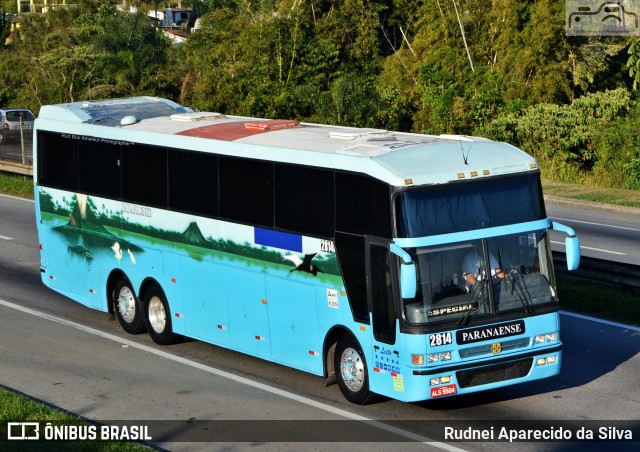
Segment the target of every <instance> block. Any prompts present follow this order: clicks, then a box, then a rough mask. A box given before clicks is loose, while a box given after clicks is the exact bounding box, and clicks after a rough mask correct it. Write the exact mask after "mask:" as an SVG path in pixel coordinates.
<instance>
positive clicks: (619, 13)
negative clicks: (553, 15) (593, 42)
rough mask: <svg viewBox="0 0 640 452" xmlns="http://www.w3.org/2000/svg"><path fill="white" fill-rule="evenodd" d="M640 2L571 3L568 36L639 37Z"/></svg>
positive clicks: (583, 0) (586, 0)
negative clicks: (639, 14)
mask: <svg viewBox="0 0 640 452" xmlns="http://www.w3.org/2000/svg"><path fill="white" fill-rule="evenodd" d="M638 12H640V0H609V1H602V0H567V1H566V10H565V18H566V20H565V27H566V32H567V35H568V36H637V35H640V28H639V26H638Z"/></svg>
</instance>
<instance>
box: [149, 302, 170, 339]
mask: <svg viewBox="0 0 640 452" xmlns="http://www.w3.org/2000/svg"><path fill="white" fill-rule="evenodd" d="M149 323H150V324H151V328H153V330H154V331H155V332H156V333H162V332H163V331H164V327H165V325H166V323H167V313H166V311H165V310H164V304H162V300H161V299H160V298H159V297H157V296H153V297H151V300H149Z"/></svg>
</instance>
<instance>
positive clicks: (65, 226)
mask: <svg viewBox="0 0 640 452" xmlns="http://www.w3.org/2000/svg"><path fill="white" fill-rule="evenodd" d="M39 202H40V210H41V212H42V218H43V220H45V221H46V222H47V223H48V224H52V225H53V230H55V231H56V232H57V233H59V234H60V236H61V237H62V238H63V239H64V240H65V242H66V245H67V252H68V254H69V255H70V256H74V257H77V258H82V259H86V260H87V261H88V262H90V261H91V260H92V259H94V257H95V255H96V253H99V252H108V253H109V254H110V255H111V256H114V257H115V259H116V260H117V261H118V263H119V264H120V263H122V261H123V259H126V258H127V256H128V259H127V261H128V262H130V263H131V264H132V265H135V264H136V263H137V260H136V255H137V254H139V253H143V252H144V249H143V246H144V245H145V244H146V245H152V246H154V245H155V246H163V247H166V248H170V249H175V250H181V251H183V252H185V253H186V254H187V255H188V256H189V257H191V258H192V259H194V260H196V261H202V260H204V259H205V258H207V257H214V258H215V257H217V258H224V259H227V260H235V259H238V258H240V259H242V260H243V261H244V263H245V265H247V266H254V265H261V266H264V265H265V264H266V263H269V264H270V265H274V264H275V265H277V267H284V269H286V270H287V273H291V272H295V273H298V274H301V275H307V276H309V277H321V276H322V275H325V276H326V277H336V276H337V277H340V270H339V267H338V262H337V259H336V255H335V252H324V251H321V250H320V249H321V245H320V243H321V242H322V241H321V240H319V239H312V238H304V241H305V243H306V245H305V247H304V248H305V249H304V250H303V249H302V242H303V238H302V236H297V235H295V234H288V233H280V232H277V231H267V232H268V233H269V234H270V235H269V236H268V237H267V238H265V236H264V232H265V230H263V229H260V228H257V227H256V228H253V227H251V226H243V225H234V224H229V223H225V227H224V232H223V233H220V234H219V235H218V234H215V233H212V234H211V235H209V234H207V235H205V234H204V233H203V232H202V228H201V226H200V223H202V224H203V225H204V226H209V227H210V226H211V224H216V225H218V223H222V222H220V221H219V220H213V219H206V218H200V217H198V218H194V217H193V216H190V215H186V214H179V213H175V212H168V211H162V210H159V209H158V210H156V209H151V208H147V207H141V206H135V205H130V204H126V205H125V203H121V202H118V201H110V200H103V199H94V198H92V197H90V196H87V195H84V194H70V193H69V192H64V191H61V190H56V189H45V188H42V187H41V188H40V189H39ZM98 204H99V205H100V206H98ZM123 206H126V208H125V207H123ZM154 217H160V218H154ZM180 223H182V224H183V225H185V226H183V227H184V229H182V232H180V230H171V229H164V228H162V227H159V225H172V226H174V227H176V228H177V227H178V226H179V225H180ZM254 229H255V233H254ZM212 230H217V228H216V227H214V228H212ZM258 231H260V233H261V234H260V239H259V240H258V239H257V236H258ZM212 235H218V237H214V236H212ZM274 235H275V239H274ZM280 236H287V237H288V239H285V240H284V241H282V240H281V237H280ZM291 237H293V238H294V239H295V240H297V242H298V245H294V246H291V240H290V238H291ZM315 242H317V246H316V244H315ZM314 246H315V248H314V249H311V248H313V247H314ZM310 251H313V252H310ZM220 255H222V256H220ZM291 267H293V268H291ZM332 279H333V278H332Z"/></svg>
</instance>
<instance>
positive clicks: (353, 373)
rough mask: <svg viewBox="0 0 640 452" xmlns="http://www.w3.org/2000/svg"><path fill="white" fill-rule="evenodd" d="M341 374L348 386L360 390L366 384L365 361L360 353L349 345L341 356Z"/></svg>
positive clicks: (352, 389) (354, 390)
mask: <svg viewBox="0 0 640 452" xmlns="http://www.w3.org/2000/svg"><path fill="white" fill-rule="evenodd" d="M340 375H341V376H342V381H344V383H345V385H346V386H347V388H349V389H350V390H351V391H353V392H358V391H360V390H361V389H362V387H363V386H364V361H363V360H362V357H361V356H360V354H359V353H358V352H357V351H356V350H355V349H353V348H351V347H349V348H347V349H346V350H345V351H344V352H342V356H341V357H340Z"/></svg>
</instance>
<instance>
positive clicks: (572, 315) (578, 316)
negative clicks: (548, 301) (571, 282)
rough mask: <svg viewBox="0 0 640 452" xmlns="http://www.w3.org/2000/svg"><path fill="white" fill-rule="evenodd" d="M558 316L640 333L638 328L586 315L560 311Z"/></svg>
mask: <svg viewBox="0 0 640 452" xmlns="http://www.w3.org/2000/svg"><path fill="white" fill-rule="evenodd" d="M560 314H562V315H566V316H569V317H575V318H577V319H582V320H589V321H591V322H596V323H602V324H604V325H609V326H617V327H618V328H623V329H625V330H631V331H637V332H639V333H640V327H637V326H632V325H625V324H624V323H618V322H612V321H611V320H604V319H598V318H596V317H589V316H588V315H582V314H576V313H575V312H567V311H560Z"/></svg>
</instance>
